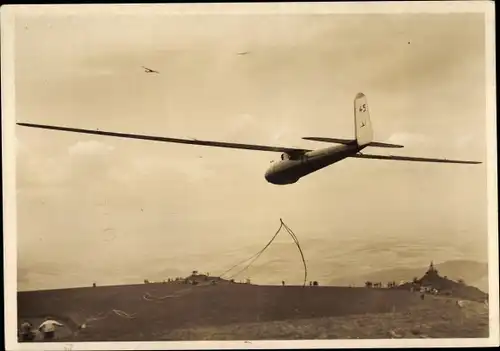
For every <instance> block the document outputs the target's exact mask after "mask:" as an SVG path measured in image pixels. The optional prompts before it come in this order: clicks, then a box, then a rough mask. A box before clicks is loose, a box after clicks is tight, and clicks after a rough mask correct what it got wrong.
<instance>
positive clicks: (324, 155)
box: [17, 93, 481, 185]
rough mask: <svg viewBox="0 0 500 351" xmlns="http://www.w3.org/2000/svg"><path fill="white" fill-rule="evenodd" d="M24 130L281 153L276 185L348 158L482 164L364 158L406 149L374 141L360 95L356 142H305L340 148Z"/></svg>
mask: <svg viewBox="0 0 500 351" xmlns="http://www.w3.org/2000/svg"><path fill="white" fill-rule="evenodd" d="M17 124H18V125H21V126H26V127H34V128H43V129H51V130H60V131H66V132H75V133H83V134H94V135H105V136H114V137H119V138H130V139H140V140H151V141H161V142H168V143H179V144H189V145H203V146H212V147H223V148H232V149H243V150H256V151H270V152H281V153H282V154H281V160H279V161H278V162H275V163H273V165H271V167H270V168H269V169H268V170H267V171H266V173H265V179H266V180H267V181H268V182H269V183H271V184H276V185H285V184H293V183H296V182H297V181H298V180H299V179H300V178H302V177H304V176H306V175H308V174H310V173H313V172H316V171H318V170H320V169H322V168H325V167H327V166H330V165H332V164H334V163H336V162H338V161H341V160H343V159H345V158H348V157H352V158H359V159H376V160H387V161H414V162H437V163H460V164H480V163H481V162H479V161H462V160H448V159H437V158H423V157H409V156H385V155H370V154H362V153H361V150H363V149H364V148H365V147H368V146H371V147H382V148H402V147H403V145H396V144H389V143H381V142H376V141H373V128H372V124H371V121H370V114H369V111H368V102H367V99H366V96H365V95H364V94H363V93H358V94H357V95H356V97H355V99H354V132H355V138H354V139H339V138H326V137H305V138H303V139H305V140H312V141H321V142H327V143H336V144H341V145H335V146H330V147H326V148H321V149H317V150H308V149H298V148H289V147H281V146H267V145H255V144H238V143H229V142H220V141H207V140H198V139H177V138H169V137H160V136H149V135H138V134H126V133H116V132H105V131H100V130H97V131H96V130H89V129H78V128H68V127H58V126H49V125H42V124H32V123H17Z"/></svg>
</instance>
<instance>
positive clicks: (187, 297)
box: [18, 282, 488, 341]
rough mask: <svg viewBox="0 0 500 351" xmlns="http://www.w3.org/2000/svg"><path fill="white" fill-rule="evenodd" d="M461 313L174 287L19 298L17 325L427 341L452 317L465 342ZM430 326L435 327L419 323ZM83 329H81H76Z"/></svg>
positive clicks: (91, 334)
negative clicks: (52, 321)
mask: <svg viewBox="0 0 500 351" xmlns="http://www.w3.org/2000/svg"><path fill="white" fill-rule="evenodd" d="M471 304H472V303H471ZM477 306H480V305H479V304H477ZM431 312H432V313H433V314H432V315H431ZM464 312H465V310H464V309H462V308H460V307H458V306H457V305H456V304H455V303H454V302H453V300H452V299H449V298H444V297H434V296H428V297H427V298H426V299H425V300H421V299H420V296H419V294H416V293H411V292H409V291H404V290H396V289H367V288H348V287H321V286H320V287H305V288H303V287H299V286H284V287H283V286H256V285H248V284H230V283H227V284H217V285H211V284H200V285H197V286H192V285H186V284H181V283H177V282H176V283H167V284H142V285H132V286H111V287H109V286H108V287H96V288H79V289H65V290H45V291H32V292H19V293H18V317H19V319H24V318H27V319H29V320H31V321H33V322H34V323H38V322H39V321H40V318H42V317H44V316H46V315H50V316H53V317H55V318H58V319H59V320H61V321H62V322H64V323H65V324H66V328H63V329H61V330H60V331H59V333H58V336H59V338H60V340H61V341H144V340H159V339H177V340H185V339H192V338H195V339H197V338H202V339H203V338H219V337H220V338H238V337H241V338H245V339H255V338H277V337H279V338H291V339H295V338H301V337H305V338H308V337H314V338H316V337H318V338H320V337H335V335H336V334H335V333H338V335H337V337H348V336H354V337H378V336H379V335H382V334H383V333H387V332H388V330H387V329H388V328H389V329H390V328H393V327H395V326H397V325H398V323H397V322H394V321H397V320H399V321H400V323H399V324H401V325H403V324H404V325H407V326H408V328H410V324H411V323H413V322H415V323H420V324H419V325H421V327H422V328H423V329H422V330H423V331H422V333H424V332H425V333H428V334H429V333H430V332H429V330H428V328H431V329H432V328H434V329H433V330H434V332H435V333H434V334H436V333H437V334H440V335H441V334H443V335H444V334H446V335H447V337H454V336H457V333H458V332H457V330H456V329H454V328H455V327H453V325H455V324H453V323H455V322H456V323H458V322H457V318H458V316H462V317H464V318H465V319H464V318H462V319H461V320H462V321H463V322H464V323H466V324H467V323H469V322H468V321H469V319H470V320H473V321H474V322H471V325H475V327H474V328H472V327H469V326H468V325H469V324H467V326H464V328H465V329H467V330H469V329H470V330H469V331H468V332H467V333H468V335H469V334H470V335H471V336H475V337H481V336H484V333H487V328H488V327H487V324H486V325H484V323H485V322H484V321H485V320H487V317H485V315H484V311H483V312H482V314H479V313H475V314H470V315H465V314H464ZM391 316H392V317H391ZM332 318H333V319H332ZM391 318H393V319H392V320H393V322H390V320H391ZM394 318H396V319H394ZM405 318H406V319H405ZM484 318H486V319H484ZM420 320H421V321H422V322H419V321H420ZM432 320H435V321H434V322H432V323H438V322H439V323H441V324H442V325H441V324H439V323H438V324H432V323H431V324H432V325H430V324H426V323H430V322H431V321H432ZM405 321H406V322H405ZM423 321H427V322H425V323H424V322H423ZM436 321H437V322H436ZM450 321H453V323H452V324H450V323H451V322H450ZM276 323H277V324H276ZM338 323H340V324H338ZM381 323H382V324H381ZM391 323H392V324H391ZM405 323H406V324H405ZM422 323H423V324H422ZM446 323H448V324H449V327H448V329H446V328H445V327H444V325H445V324H446ZM486 323H487V322H486ZM82 324H85V326H86V328H85V329H81V330H79V329H78V327H79V326H80V325H82ZM266 325H267V327H266ZM333 325H336V327H333ZM238 326H239V327H238ZM413 327H414V326H413V324H412V328H413ZM290 328H291V329H290ZM339 328H340V329H339ZM435 328H437V329H435ZM440 328H441V329H440ZM468 328H469V329H468ZM244 330H247V332H245V331H244ZM325 333H326V334H325ZM334 334H335V335H334ZM431 334H432V333H430V334H429V335H431ZM437 334H436V335H437ZM325 335H326V336H325ZM363 335H365V336H363ZM405 335H406V334H405ZM460 335H461V336H462V334H460ZM380 337H387V335H385V334H384V336H380Z"/></svg>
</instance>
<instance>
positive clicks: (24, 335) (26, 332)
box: [19, 321, 35, 341]
mask: <svg viewBox="0 0 500 351" xmlns="http://www.w3.org/2000/svg"><path fill="white" fill-rule="evenodd" d="M19 336H20V337H21V341H32V340H34V339H35V333H34V332H33V325H32V324H31V323H30V322H28V321H24V322H23V323H22V324H21V328H20V330H19Z"/></svg>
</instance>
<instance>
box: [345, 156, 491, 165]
mask: <svg viewBox="0 0 500 351" xmlns="http://www.w3.org/2000/svg"><path fill="white" fill-rule="evenodd" d="M349 157H355V158H369V159H374V160H388V161H413V162H437V163H462V164H480V163H482V162H479V161H462V160H448V159H445V158H444V159H440V158H424V157H409V156H383V155H367V154H356V155H352V156H349Z"/></svg>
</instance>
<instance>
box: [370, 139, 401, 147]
mask: <svg viewBox="0 0 500 351" xmlns="http://www.w3.org/2000/svg"><path fill="white" fill-rule="evenodd" d="M368 146H373V147H388V148H395V149H397V148H402V147H404V146H403V145H398V144H389V143H379V142H378V141H372V142H371V143H370V144H368Z"/></svg>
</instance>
